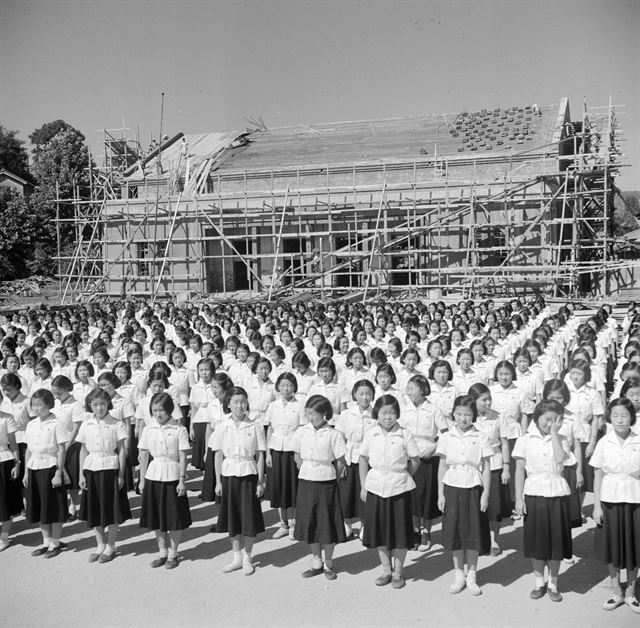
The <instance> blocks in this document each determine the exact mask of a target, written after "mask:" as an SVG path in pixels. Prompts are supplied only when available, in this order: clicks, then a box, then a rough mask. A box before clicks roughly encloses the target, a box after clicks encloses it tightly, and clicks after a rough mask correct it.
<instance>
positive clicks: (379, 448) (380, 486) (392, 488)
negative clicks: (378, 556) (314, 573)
mask: <svg viewBox="0 0 640 628" xmlns="http://www.w3.org/2000/svg"><path fill="white" fill-rule="evenodd" d="M360 455H361V456H362V457H363V458H367V460H368V464H369V472H368V473H367V477H366V480H365V484H364V488H365V490H366V491H367V498H366V501H365V505H364V524H363V525H364V538H363V539H362V544H363V545H364V546H365V547H369V548H376V547H384V548H386V549H387V551H392V550H394V549H409V548H410V547H413V519H412V511H411V492H412V491H413V490H414V489H415V487H416V483H415V482H414V481H413V478H412V477H411V475H410V474H409V471H408V470H407V467H408V464H409V460H410V459H411V458H416V457H418V455H419V450H418V444H417V443H416V439H415V438H414V437H413V436H412V435H411V433H410V432H409V430H406V429H404V428H402V427H401V426H400V425H398V424H396V425H395V426H394V427H393V428H392V429H391V430H390V431H388V432H387V431H386V430H384V429H382V428H381V427H380V426H379V425H376V426H375V427H373V428H372V429H370V430H369V431H368V432H367V433H366V434H365V436H364V439H363V441H362V445H361V446H360Z"/></svg>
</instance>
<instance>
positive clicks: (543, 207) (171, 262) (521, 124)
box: [59, 98, 623, 302]
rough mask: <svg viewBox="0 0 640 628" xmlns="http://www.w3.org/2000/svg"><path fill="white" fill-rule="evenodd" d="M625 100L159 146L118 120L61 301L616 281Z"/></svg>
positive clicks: (578, 291)
mask: <svg viewBox="0 0 640 628" xmlns="http://www.w3.org/2000/svg"><path fill="white" fill-rule="evenodd" d="M621 161H622V156H621V151H620V149H619V130H618V125H617V122H616V115H615V112H614V109H613V107H612V106H611V105H609V106H608V107H604V108H587V107H586V106H585V107H584V108H583V111H582V112H581V114H580V116H579V117H578V118H577V119H572V118H571V115H570V111H569V103H568V100H567V99H566V98H564V99H562V100H561V101H560V102H559V103H556V104H554V105H541V106H537V105H530V106H524V107H509V108H497V109H489V110H485V109H483V110H481V111H474V112H466V111H464V112H461V113H458V114H452V115H424V116H417V117H410V118H401V119H387V120H366V121H357V122H338V123H333V124H316V125H313V126H307V125H297V126H291V127H284V128H275V129H270V128H267V127H266V126H265V125H264V124H263V123H262V120H258V121H256V122H255V123H254V124H253V125H252V128H250V129H247V130H244V131H241V132H226V133H202V134H191V135H183V134H181V133H180V134H177V135H175V136H174V137H172V138H166V139H165V140H164V141H163V142H162V143H161V144H160V145H157V146H152V147H151V148H150V150H149V151H148V152H147V153H144V152H143V151H142V150H141V149H140V147H139V145H137V143H135V142H130V141H129V140H127V139H126V137H125V136H124V133H122V132H121V137H118V136H117V134H114V133H113V132H112V133H106V132H105V168H104V169H102V171H101V172H100V173H98V174H97V175H94V177H93V182H92V193H91V198H89V199H74V206H75V214H74V215H75V217H74V219H73V221H74V225H75V228H76V234H77V244H76V250H75V251H74V253H73V255H71V256H68V257H64V256H60V259H59V263H60V275H61V279H62V286H63V288H62V289H63V294H62V296H63V302H65V301H67V302H68V301H69V300H71V299H88V298H91V297H95V296H100V295H112V296H120V295H125V294H126V295H144V296H147V297H148V296H153V297H165V296H169V295H171V296H176V295H180V294H181V293H182V294H184V293H193V292H198V293H219V294H221V295H222V296H224V297H228V296H231V295H232V294H233V293H237V292H238V291H243V292H244V291H247V292H248V293H250V294H252V295H254V296H255V295H256V293H264V294H265V295H267V298H269V299H271V298H278V297H282V296H283V295H284V294H289V293H291V292H297V291H301V290H305V291H313V292H318V293H322V294H323V295H326V296H339V294H348V295H350V296H353V297H354V298H356V297H357V298H363V299H366V298H374V297H375V296H376V295H381V294H385V295H391V294H395V295H398V294H404V295H409V294H410V295H411V296H419V295H422V296H425V297H431V298H433V297H440V296H444V297H446V296H447V295H453V294H455V295H465V296H484V295H495V296H500V295H508V294H515V293H518V294H519V293H522V292H528V291H529V292H530V291H536V292H541V293H544V294H547V295H555V296H579V295H586V294H599V295H603V294H608V293H609V292H610V291H611V290H614V289H616V287H617V286H618V284H619V283H620V282H621V273H620V264H619V263H618V262H617V261H616V259H615V250H614V243H615V239H614V238H613V226H612V225H613V220H612V218H613V195H614V192H615V190H616V188H615V177H616V176H617V174H618V172H619V168H620V167H621V166H622V165H623V164H622V163H621Z"/></svg>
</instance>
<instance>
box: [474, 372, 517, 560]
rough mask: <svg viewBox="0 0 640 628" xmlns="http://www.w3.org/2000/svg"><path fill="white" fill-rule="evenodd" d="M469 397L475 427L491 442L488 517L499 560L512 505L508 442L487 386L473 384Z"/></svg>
mask: <svg viewBox="0 0 640 628" xmlns="http://www.w3.org/2000/svg"><path fill="white" fill-rule="evenodd" d="M469 396H470V397H471V398H472V399H474V400H475V402H476V410H477V412H478V418H477V419H476V423H475V425H476V427H477V428H478V430H480V431H481V432H482V433H483V434H484V435H485V436H486V437H487V440H488V441H489V446H490V447H491V449H492V450H493V452H494V453H493V455H492V456H491V459H490V461H489V466H490V469H491V491H490V493H489V507H488V508H487V517H488V518H489V525H490V528H491V549H490V551H489V554H490V555H491V556H500V554H502V549H501V547H500V544H499V542H498V537H499V536H500V527H501V524H502V520H503V519H506V518H507V517H510V516H511V513H512V510H513V503H512V502H511V499H510V497H509V480H510V452H509V442H508V440H507V438H506V436H505V435H504V432H503V431H502V430H503V424H502V422H501V421H500V415H499V414H498V413H497V412H496V411H495V410H493V409H492V408H491V401H492V400H491V391H490V390H489V388H488V387H487V386H485V385H484V384H474V385H473V386H471V388H469Z"/></svg>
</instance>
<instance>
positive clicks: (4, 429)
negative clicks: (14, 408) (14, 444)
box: [0, 413, 16, 462]
mask: <svg viewBox="0 0 640 628" xmlns="http://www.w3.org/2000/svg"><path fill="white" fill-rule="evenodd" d="M15 433H16V422H15V421H14V420H13V416H12V415H10V414H4V413H0V462H6V461H7V460H14V456H13V452H12V451H11V450H10V449H9V434H15Z"/></svg>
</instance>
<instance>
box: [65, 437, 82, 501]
mask: <svg viewBox="0 0 640 628" xmlns="http://www.w3.org/2000/svg"><path fill="white" fill-rule="evenodd" d="M81 448H82V445H80V443H77V442H76V443H71V445H69V446H68V447H67V452H66V454H65V457H64V468H65V469H66V471H67V474H68V475H69V478H68V480H69V481H68V482H67V484H66V487H67V488H70V489H72V490H78V489H79V488H80V449H81Z"/></svg>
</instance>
